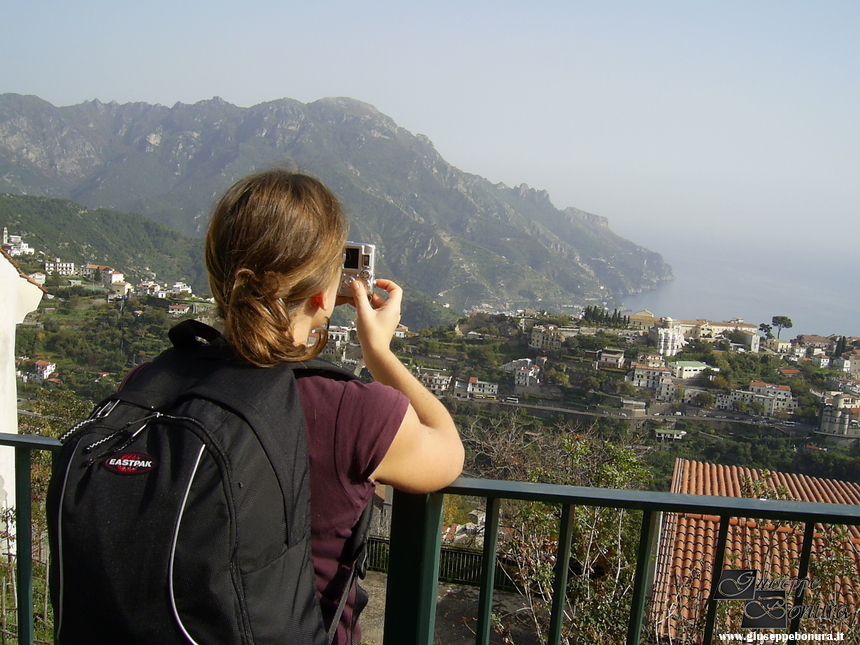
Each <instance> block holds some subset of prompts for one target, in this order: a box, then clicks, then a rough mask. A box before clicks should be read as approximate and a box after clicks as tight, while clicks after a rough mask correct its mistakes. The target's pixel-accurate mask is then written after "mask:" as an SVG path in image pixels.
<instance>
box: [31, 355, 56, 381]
mask: <svg viewBox="0 0 860 645" xmlns="http://www.w3.org/2000/svg"><path fill="white" fill-rule="evenodd" d="M56 371H57V364H56V363H54V362H52V361H45V360H38V361H36V363H35V365H33V378H34V379H36V380H37V381H47V380H48V379H49V378H51V376H53V375H54V373H55V372H56Z"/></svg>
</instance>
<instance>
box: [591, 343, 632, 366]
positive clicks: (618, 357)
mask: <svg viewBox="0 0 860 645" xmlns="http://www.w3.org/2000/svg"><path fill="white" fill-rule="evenodd" d="M625 364H626V361H625V359H624V350H623V349H615V348H612V347H607V348H605V349H601V350H600V351H599V352H598V354H597V360H596V361H595V362H594V369H598V370H601V369H608V370H622V369H624V366H625Z"/></svg>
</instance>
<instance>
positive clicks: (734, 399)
mask: <svg viewBox="0 0 860 645" xmlns="http://www.w3.org/2000/svg"><path fill="white" fill-rule="evenodd" d="M2 241H3V244H2V248H3V251H4V253H5V254H7V255H8V256H9V257H10V258H11V259H14V258H21V259H25V258H26V259H31V258H32V257H33V256H34V255H35V254H36V253H37V251H36V250H35V249H33V248H32V247H30V246H29V245H28V244H27V243H26V242H25V241H24V240H23V239H22V236H20V235H14V234H9V232H8V230H7V229H6V228H5V227H4V229H3V238H2ZM42 269H43V270H42V271H37V272H33V273H30V274H28V278H29V279H30V280H32V281H33V282H35V283H36V284H39V285H45V284H46V280H47V277H48V276H53V277H54V278H55V284H56V285H57V286H63V287H69V288H71V287H86V288H90V289H99V290H100V293H103V294H104V296H105V298H106V300H107V301H108V302H110V301H116V300H126V299H129V298H132V297H135V298H138V299H146V298H156V299H160V300H163V301H169V303H168V304H167V307H166V311H167V313H168V315H169V316H170V317H173V318H178V317H183V316H188V315H194V316H198V317H199V316H204V317H205V316H206V314H207V311H208V308H206V307H202V308H201V307H200V306H199V304H198V303H202V304H208V303H209V302H210V301H203V300H201V299H199V298H196V297H195V296H194V294H193V291H192V289H191V287H190V286H189V285H187V284H186V283H185V282H183V281H176V282H174V283H173V285H172V286H166V285H161V284H159V283H157V282H155V281H152V280H142V281H140V282H138V283H137V284H136V285H133V284H131V283H130V282H128V281H127V280H126V279H125V274H124V273H123V271H121V270H118V269H116V268H114V267H110V266H107V265H103V264H92V263H87V264H80V265H79V264H76V263H74V262H70V261H66V260H62V259H61V258H56V257H55V258H45V259H44V261H43V262H42ZM51 297H52V296H51V294H49V295H48V298H51ZM496 317H501V318H504V319H505V320H506V324H505V325H502V326H501V327H502V328H504V330H505V331H504V332H502V331H501V330H500V329H495V330H487V329H483V330H481V329H473V328H470V326H469V325H468V324H462V325H457V326H455V327H454V329H453V331H452V332H451V337H452V338H453V339H458V340H462V341H463V342H471V343H484V342H487V341H488V340H491V341H500V340H501V341H505V342H507V343H509V344H514V346H516V345H517V344H519V345H520V346H524V347H523V349H524V350H525V352H524V355H521V356H512V357H510V360H505V361H504V362H499V361H498V360H493V361H490V362H493V363H496V364H495V366H494V367H493V368H492V369H491V370H488V369H487V367H488V366H487V365H482V364H481V361H469V362H468V363H466V364H465V365H464V364H461V363H459V362H456V361H455V362H456V363H457V364H456V368H455V369H451V368H448V367H446V363H450V362H451V361H450V358H447V359H446V357H444V356H442V355H441V354H431V355H429V356H423V357H422V356H420V352H418V351H417V350H416V346H415V341H417V340H420V339H421V338H422V337H423V335H424V332H423V331H419V332H410V331H409V329H407V328H406V327H404V326H402V325H401V326H400V327H399V328H398V330H397V332H396V334H395V338H396V339H397V341H399V342H400V344H401V347H402V352H401V353H402V355H403V357H404V360H406V361H407V362H408V363H409V364H410V366H411V368H412V369H413V370H414V372H415V374H416V375H417V376H418V378H419V379H420V380H421V382H422V383H423V384H424V385H425V386H426V387H427V388H428V389H430V390H431V391H432V392H433V393H435V394H436V395H437V396H440V397H452V398H453V399H455V400H466V401H484V402H494V401H496V402H500V403H504V404H508V405H526V404H528V403H532V404H535V403H536V402H538V401H540V402H541V403H548V402H553V403H552V404H553V405H556V406H562V407H564V406H565V405H569V403H570V402H569V401H566V396H565V392H564V388H562V387H560V386H562V385H565V384H566V383H570V379H569V378H567V379H566V378H565V376H566V375H569V374H572V373H573V372H577V373H579V374H581V373H582V369H583V365H585V366H586V367H587V369H589V370H591V371H594V372H598V373H604V374H609V375H611V376H612V377H613V379H614V380H615V381H616V382H617V383H616V385H615V386H614V389H615V392H611V390H612V388H606V387H605V386H604V387H603V389H608V390H610V391H609V392H607V394H615V395H617V396H613V397H610V401H614V402H615V405H617V414H619V415H621V416H624V417H628V418H631V419H643V418H654V417H659V416H661V415H663V416H666V414H667V412H668V413H669V414H670V415H672V416H689V415H692V416H696V417H700V418H704V417H709V416H710V417H712V418H714V417H716V418H724V419H726V418H734V419H735V420H756V421H757V422H761V421H767V422H772V423H776V424H780V425H783V426H788V427H791V426H792V425H795V421H794V419H795V417H796V413H797V412H798V408H799V402H798V397H797V396H796V395H795V394H794V393H793V392H792V387H791V386H790V385H788V384H786V383H785V382H783V383H769V382H766V381H764V380H761V379H756V378H750V379H748V380H747V381H746V382H743V383H738V382H733V383H731V384H729V383H728V382H727V380H726V379H725V378H721V375H720V368H719V367H718V366H716V365H714V364H709V363H708V362H704V361H701V360H688V359H687V357H686V356H685V353H686V352H685V350H687V349H689V348H690V347H693V346H695V347H703V346H708V347H709V348H714V349H716V348H719V349H718V351H720V352H724V353H728V354H751V355H756V356H767V357H768V359H769V358H770V357H773V358H774V359H775V360H779V361H780V362H781V363H784V364H785V366H784V367H781V368H780V370H779V372H778V374H779V375H780V376H781V377H784V380H785V379H790V378H791V377H799V376H801V371H800V369H799V367H800V366H803V365H806V366H810V367H813V368H815V369H816V370H817V371H818V372H819V374H820V375H821V377H822V385H823V387H820V388H816V389H812V390H811V393H812V396H814V397H815V401H816V407H817V413H816V419H815V420H814V421H813V422H812V423H811V429H813V431H814V433H815V435H816V437H817V438H818V439H820V440H822V441H823V442H826V443H833V444H839V445H854V446H857V445H858V440H860V338H857V337H845V336H835V335H834V336H829V337H823V336H814V335H808V334H801V335H798V336H797V337H796V338H794V339H791V340H784V339H780V338H779V337H778V336H777V337H774V336H773V334H772V333H771V332H772V329H773V327H772V326H771V325H767V324H765V323H762V324H760V325H754V324H751V323H747V322H744V321H743V320H742V319H732V320H729V321H712V320H702V319H698V320H677V319H672V318H669V317H661V316H657V315H655V314H654V313H652V312H650V311H647V310H643V311H638V312H635V313H633V314H631V315H629V316H619V315H618V312H614V313H612V314H611V315H610V314H609V313H607V312H602V311H597V310H596V308H595V309H594V310H591V308H589V309H588V310H587V311H585V312H584V315H583V316H582V317H580V318H578V319H577V318H574V317H568V318H565V320H566V321H568V322H569V323H570V324H555V323H552V322H547V321H546V316H545V315H541V314H539V313H538V312H534V311H519V312H506V313H504V314H496ZM777 318H779V317H775V320H774V322H778V320H777ZM595 321H597V322H596V323H595ZM601 322H603V323H606V324H608V325H609V326H606V325H605V324H604V325H602V324H601ZM464 323H468V319H465V320H464ZM789 326H790V323H789ZM464 330H465V331H464ZM490 332H493V333H490ZM607 335H609V336H611V339H612V343H613V344H610V345H604V346H598V345H600V342H599V341H598V340H597V339H599V338H606V337H607ZM583 339H587V340H588V341H589V342H591V344H592V345H594V342H597V345H594V346H590V347H589V348H588V349H585V350H584V351H583V352H581V354H582V355H581V356H579V357H578V359H579V360H578V361H576V362H572V361H571V360H570V356H569V355H568V354H569V351H568V349H569V347H570V346H571V345H577V346H578V345H582V344H583ZM322 356H323V357H324V358H327V359H328V360H331V361H333V362H336V363H340V364H343V365H347V366H350V367H354V368H358V369H360V360H361V351H360V347H359V345H358V343H357V340H356V335H355V329H354V327H343V326H332V327H330V329H329V333H328V344H327V346H326V348H325V350H324V352H323V354H322ZM26 358H27V359H28V360H26V361H20V362H21V363H22V364H27V365H29V366H30V367H29V368H28V370H27V371H21V370H19V374H20V377H21V378H22V379H23V380H32V381H34V382H37V383H53V384H55V385H56V384H59V383H60V382H61V381H60V380H59V379H58V376H59V374H58V372H57V365H56V361H53V360H51V359H50V357H26ZM712 362H713V361H712ZM469 365H475V367H476V368H481V369H476V370H475V373H469ZM477 372H481V374H478V373H477ZM100 374H102V375H103V374H105V373H104V372H101V373H100ZM493 374H497V375H498V377H494V376H493ZM550 374H551V375H553V376H552V377H551V376H549V375H550ZM592 385H593V384H592ZM729 385H731V387H729ZM577 407H579V406H577ZM614 412H615V410H612V409H607V410H606V413H607V414H613V413H614ZM805 421H806V422H807V423H809V422H810V421H811V420H810V419H808V418H807V419H805ZM656 432H657V434H658V436H661V437H664V438H665V437H671V438H672V439H680V438H682V437H683V436H684V433H683V432H675V431H673V430H672V428H661V429H658V430H656Z"/></svg>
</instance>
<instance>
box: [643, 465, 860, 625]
mask: <svg viewBox="0 0 860 645" xmlns="http://www.w3.org/2000/svg"><path fill="white" fill-rule="evenodd" d="M745 479H749V480H751V481H760V482H762V483H763V484H764V485H765V486H766V487H767V488H769V489H771V490H777V489H778V488H780V487H785V489H786V490H787V491H788V498H789V499H794V500H797V501H809V502H824V503H835V504H858V505H860V484H857V483H852V482H844V481H838V480H832V479H819V478H816V477H808V476H806V475H796V474H790V473H780V472H771V473H770V477H766V476H765V475H763V473H762V472H761V471H759V470H755V469H751V468H740V467H737V466H723V465H719V464H709V463H703V462H698V461H689V460H686V459H676V460H675V472H674V474H673V477H672V491H671V492H673V493H686V494H692V495H715V496H723V497H742V496H743V495H742V487H743V484H744V481H745ZM858 522H860V509H858ZM719 527H720V518H719V517H718V516H709V515H702V514H692V513H665V514H664V516H663V521H662V527H661V532H660V545H659V553H658V559H657V566H656V571H655V585H654V603H653V607H652V615H651V619H652V620H653V621H654V622H655V624H656V625H657V626H658V629H659V630H660V633H661V634H662V635H663V637H669V638H675V637H677V636H678V633H679V630H681V629H683V628H682V627H680V625H682V624H683V623H685V622H686V621H692V622H696V621H697V619H699V618H703V617H704V611H705V606H706V605H705V604H704V601H705V600H707V598H708V597H709V595H710V589H711V580H712V575H711V573H712V572H711V566H712V564H713V560H714V557H715V549H716V544H717V536H718V533H719ZM828 531H830V529H829V528H825V527H824V526H823V525H821V524H818V525H816V530H815V544H814V546H813V558H815V557H816V556H817V555H818V554H820V553H822V552H823V551H824V549H825V543H824V537H825V533H826V532H828ZM831 534H832V533H831ZM802 542H803V526H799V527H794V526H788V525H787V524H786V525H782V526H776V525H774V523H773V522H772V521H771V520H761V519H749V518H731V520H730V526H729V532H728V540H727V542H726V554H725V561H724V565H723V567H724V568H725V569H756V570H758V571H759V572H761V573H760V574H759V576H760V577H761V576H763V575H769V576H771V577H776V576H788V577H791V576H796V575H797V568H798V566H799V560H800V548H801V546H802ZM843 549H844V551H845V552H846V553H847V554H848V556H849V557H850V558H851V559H853V561H854V563H855V565H854V570H853V571H851V572H850V573H851V574H852V575H854V576H855V577H857V575H856V574H857V572H858V570H860V526H851V527H848V539H847V540H846V541H845V542H843ZM839 584H840V587H839V588H838V590H837V595H838V598H836V599H835V600H834V602H840V603H846V604H847V605H850V606H851V607H852V608H858V609H860V589H858V588H857V587H855V586H854V584H852V581H850V580H846V579H842V580H841V581H840V582H839ZM694 599H695V600H694Z"/></svg>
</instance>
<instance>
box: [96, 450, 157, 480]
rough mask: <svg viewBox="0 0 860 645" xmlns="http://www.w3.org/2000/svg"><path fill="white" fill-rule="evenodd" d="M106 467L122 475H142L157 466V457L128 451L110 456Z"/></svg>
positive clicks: (105, 461)
mask: <svg viewBox="0 0 860 645" xmlns="http://www.w3.org/2000/svg"><path fill="white" fill-rule="evenodd" d="M102 463H103V464H104V467H105V468H107V469H108V470H110V471H111V472H115V473H119V474H120V475H142V474H144V473H148V472H149V471H150V470H152V469H153V468H155V465H156V464H155V459H153V458H152V457H150V456H149V455H144V454H141V453H139V452H126V453H123V454H121V455H114V456H112V457H108V458H107V459H105V460H104V462H102Z"/></svg>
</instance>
